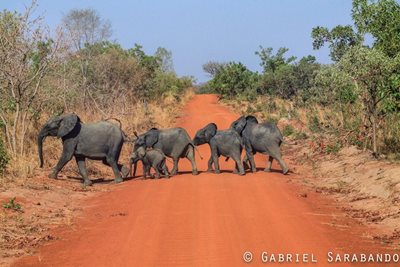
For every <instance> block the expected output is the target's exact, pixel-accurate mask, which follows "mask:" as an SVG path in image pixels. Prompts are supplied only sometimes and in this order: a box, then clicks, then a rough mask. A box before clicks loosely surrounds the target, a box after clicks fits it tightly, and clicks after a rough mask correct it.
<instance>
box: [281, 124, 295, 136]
mask: <svg viewBox="0 0 400 267" xmlns="http://www.w3.org/2000/svg"><path fill="white" fill-rule="evenodd" d="M294 133H295V130H294V128H293V126H292V125H290V124H288V125H285V127H284V128H283V131H282V134H283V135H284V136H290V135H292V134H294Z"/></svg>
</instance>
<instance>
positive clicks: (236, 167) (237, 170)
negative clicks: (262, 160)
mask: <svg viewBox="0 0 400 267" xmlns="http://www.w3.org/2000/svg"><path fill="white" fill-rule="evenodd" d="M238 173H239V167H238V165H237V163H236V162H235V169H233V174H238Z"/></svg>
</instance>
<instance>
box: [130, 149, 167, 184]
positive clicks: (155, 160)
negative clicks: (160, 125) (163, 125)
mask: <svg viewBox="0 0 400 267" xmlns="http://www.w3.org/2000/svg"><path fill="white" fill-rule="evenodd" d="M165 159H166V158H165V155H164V153H162V152H161V151H160V150H158V149H151V150H146V149H145V148H144V147H139V148H138V149H137V150H135V151H133V152H132V155H131V159H130V173H132V164H134V171H133V177H135V175H136V164H137V162H138V161H139V160H141V161H142V163H143V177H144V178H146V177H147V175H149V176H150V168H151V167H153V168H154V170H155V171H156V178H160V172H161V173H163V174H164V175H165V176H166V177H167V178H169V172H168V168H167V165H166V164H165Z"/></svg>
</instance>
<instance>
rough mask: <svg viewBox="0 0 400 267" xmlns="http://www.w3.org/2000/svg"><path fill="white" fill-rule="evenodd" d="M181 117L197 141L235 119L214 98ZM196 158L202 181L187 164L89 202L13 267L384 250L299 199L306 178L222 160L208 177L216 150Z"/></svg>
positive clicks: (314, 203)
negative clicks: (239, 168)
mask: <svg viewBox="0 0 400 267" xmlns="http://www.w3.org/2000/svg"><path fill="white" fill-rule="evenodd" d="M183 112H184V113H183V115H182V117H181V118H180V119H179V120H178V121H177V125H179V126H182V127H184V128H186V129H187V130H188V132H189V134H190V135H191V136H193V135H194V133H195V132H196V130H197V129H199V128H201V127H203V126H204V125H205V124H207V123H209V122H215V123H216V124H217V125H218V127H219V129H225V128H227V127H229V125H230V123H231V122H232V121H233V120H234V119H236V118H237V117H238V115H237V114H234V113H232V112H231V111H229V109H227V108H225V107H223V106H221V105H219V104H218V103H217V98H216V96H214V95H198V96H195V97H194V98H193V99H192V100H191V101H190V102H189V103H188V104H187V106H186V108H185V109H184V111H183ZM199 149H200V152H201V154H202V156H203V157H204V159H203V160H200V159H199V157H198V156H196V157H197V163H198V168H199V170H200V171H203V172H202V173H200V175H198V176H192V175H191V173H189V171H190V163H189V161H188V160H186V159H183V160H181V161H180V166H179V167H180V168H179V171H181V172H182V171H183V172H184V174H180V175H178V176H175V177H172V178H171V179H169V180H168V179H160V180H151V179H148V180H142V179H134V180H130V181H126V182H124V183H122V184H119V185H110V186H113V187H114V189H113V190H112V191H111V192H107V193H104V194H101V195H99V196H97V197H95V198H93V199H91V200H89V201H87V202H86V203H82V204H83V206H84V212H83V216H82V218H78V219H77V221H76V223H75V224H74V225H73V226H72V227H69V228H64V229H59V230H56V231H55V235H56V236H57V237H59V240H57V241H54V242H52V243H49V244H47V245H45V246H44V247H42V248H41V249H40V250H39V252H38V254H37V255H34V256H32V257H27V258H24V259H21V260H20V261H18V262H16V263H15V264H14V265H15V266H246V265H249V266H259V265H262V262H261V253H262V252H263V251H265V252H268V253H269V254H271V253H300V254H301V253H306V254H308V261H311V254H313V255H314V258H315V259H316V260H317V261H318V263H316V264H311V263H305V264H304V265H312V266H351V265H350V264H348V263H346V264H345V263H341V264H338V265H335V264H328V262H327V260H328V257H327V253H328V252H329V251H332V252H335V253H336V252H338V253H344V252H347V253H361V252H364V253H365V252H374V253H376V252H378V251H380V250H381V248H380V247H379V244H374V243H372V242H371V241H369V240H367V239H364V238H362V237H361V236H363V235H368V229H366V228H363V227H360V226H357V224H356V223H355V222H352V221H350V220H348V219H346V218H344V217H343V214H341V213H340V212H339V211H337V210H335V208H334V206H333V205H330V203H329V201H327V200H324V199H322V198H320V196H318V195H316V194H313V193H308V196H307V198H305V197H301V196H299V195H300V193H301V190H302V189H301V188H300V187H299V186H296V185H294V184H293V183H291V182H290V180H295V179H301V177H300V176H298V175H294V174H290V175H288V176H284V175H282V174H281V173H280V172H272V173H264V172H262V171H259V172H257V173H256V174H252V173H247V174H246V176H238V175H235V174H232V173H231V170H232V169H233V165H234V164H233V162H232V160H230V161H229V162H227V163H226V162H224V159H220V163H221V168H222V170H227V171H226V172H223V173H222V174H219V175H216V174H210V173H206V172H204V170H206V169H207V166H206V165H207V160H208V157H209V148H208V145H203V146H200V147H199ZM256 162H257V165H258V167H263V168H264V167H265V164H266V157H265V156H263V157H261V156H258V157H256ZM275 168H276V169H279V171H280V168H277V166H276V165H275ZM228 170H229V171H228ZM95 186H96V185H95ZM245 251H250V252H252V253H253V256H254V259H253V261H252V262H251V263H249V264H247V263H245V262H244V260H243V258H242V255H243V253H244V252H245ZM267 265H268V264H267ZM269 265H271V264H269ZM272 265H273V266H278V265H279V266H282V264H278V263H275V264H272ZM288 265H290V266H301V265H303V264H302V263H292V264H288ZM359 266H374V265H369V264H359ZM375 266H377V265H375ZM385 266H390V265H387V264H386V265H385Z"/></svg>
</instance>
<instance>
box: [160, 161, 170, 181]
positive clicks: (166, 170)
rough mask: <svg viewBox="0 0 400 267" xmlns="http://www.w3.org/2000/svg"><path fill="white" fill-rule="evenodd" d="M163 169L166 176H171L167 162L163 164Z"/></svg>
mask: <svg viewBox="0 0 400 267" xmlns="http://www.w3.org/2000/svg"><path fill="white" fill-rule="evenodd" d="M162 170H163V172H164V174H165V176H166V177H167V178H169V173H168V167H167V164H165V162H164V163H163V165H162Z"/></svg>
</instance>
